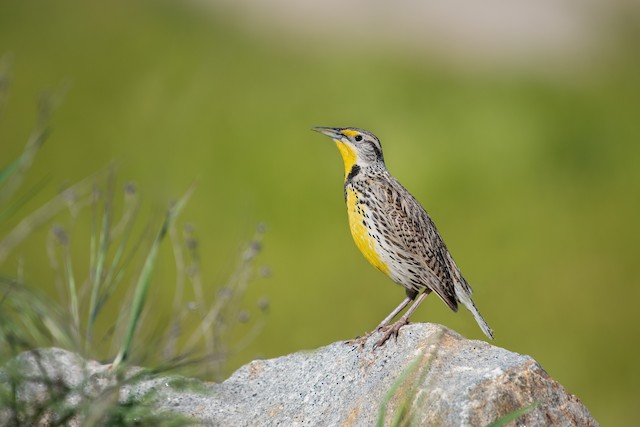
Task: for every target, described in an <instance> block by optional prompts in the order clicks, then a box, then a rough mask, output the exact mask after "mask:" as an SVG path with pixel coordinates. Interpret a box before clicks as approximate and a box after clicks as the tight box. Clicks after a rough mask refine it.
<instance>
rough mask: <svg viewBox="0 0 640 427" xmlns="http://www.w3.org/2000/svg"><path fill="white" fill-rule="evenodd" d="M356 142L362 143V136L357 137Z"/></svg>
mask: <svg viewBox="0 0 640 427" xmlns="http://www.w3.org/2000/svg"><path fill="white" fill-rule="evenodd" d="M354 139H355V140H356V141H362V135H356V137H355V138H354Z"/></svg>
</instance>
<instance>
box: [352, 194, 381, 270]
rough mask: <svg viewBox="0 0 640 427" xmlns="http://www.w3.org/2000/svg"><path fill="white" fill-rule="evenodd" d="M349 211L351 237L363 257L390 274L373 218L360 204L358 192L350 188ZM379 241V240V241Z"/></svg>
mask: <svg viewBox="0 0 640 427" xmlns="http://www.w3.org/2000/svg"><path fill="white" fill-rule="evenodd" d="M346 195H347V210H348V213H349V228H350V229H351V235H352V236H353V240H354V242H355V243H356V246H357V247H358V249H360V252H362V255H364V257H365V258H366V259H367V261H369V262H370V263H371V265H373V266H374V267H375V268H377V269H378V270H380V271H382V272H383V273H385V274H389V266H388V265H387V263H386V262H385V261H384V259H383V257H382V256H381V245H380V243H379V241H378V240H379V239H380V236H378V235H377V234H378V231H377V229H376V227H375V226H374V225H373V224H372V216H371V212H370V211H369V208H368V207H367V206H366V205H365V204H362V203H359V195H358V192H357V190H355V189H353V188H352V187H348V188H347V190H346ZM377 239H378V240H377Z"/></svg>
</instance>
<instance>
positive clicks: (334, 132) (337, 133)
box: [311, 126, 344, 141]
mask: <svg viewBox="0 0 640 427" xmlns="http://www.w3.org/2000/svg"><path fill="white" fill-rule="evenodd" d="M311 130H315V131H316V132H320V133H321V134H323V135H326V136H328V137H329V138H332V139H334V140H338V141H340V140H342V138H344V135H343V133H342V132H341V129H340V128H325V127H322V126H316V127H313V128H311Z"/></svg>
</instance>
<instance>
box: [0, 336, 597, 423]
mask: <svg viewBox="0 0 640 427" xmlns="http://www.w3.org/2000/svg"><path fill="white" fill-rule="evenodd" d="M375 342H376V336H375V335H374V336H373V337H372V338H371V339H370V340H369V341H368V342H367V343H366V346H365V347H364V348H352V347H350V346H348V345H345V344H344V343H342V342H338V343H334V344H331V345H328V346H326V347H322V348H319V349H317V350H314V351H308V352H298V353H294V354H291V355H288V356H283V357H279V358H276V359H270V360H256V361H253V362H251V363H249V364H247V365H245V366H243V367H241V368H240V369H238V370H237V371H236V372H235V373H234V374H233V375H232V376H231V377H230V378H229V379H227V380H226V381H224V382H223V383H221V384H213V383H199V382H198V384H199V386H198V390H197V391H193V388H187V389H185V388H182V389H181V390H178V389H175V388H174V387H173V386H172V384H175V377H166V378H157V377H156V378H151V379H144V380H142V381H138V382H136V383H135V384H133V385H126V386H123V387H122V390H121V393H120V399H121V400H123V399H130V398H135V397H136V396H142V395H143V394H144V393H146V392H148V391H149V390H154V391H155V393H156V394H155V398H154V402H155V403H154V405H156V406H157V407H158V409H160V410H170V411H172V412H178V413H180V414H183V415H186V416H188V417H192V418H193V419H194V420H196V422H199V423H203V424H205V425H234V426H261V425H269V426H270V425H281V426H328V425H336V426H372V425H376V424H377V422H378V420H380V419H382V420H383V421H384V425H391V424H393V423H394V422H395V421H397V420H402V421H406V422H408V423H409V425H430V426H486V425H489V424H490V423H492V422H494V421H496V420H498V419H500V418H502V417H505V416H507V415H509V414H512V413H513V412H514V411H518V410H521V409H523V408H527V407H530V410H529V411H528V412H526V413H525V414H523V415H521V416H520V417H518V418H517V419H515V421H511V422H510V423H509V424H508V425H518V426H525V425H526V426H529V427H531V426H550V425H553V426H597V425H598V423H597V422H596V421H595V420H594V419H593V418H592V417H591V415H590V414H589V411H588V410H587V409H586V408H585V407H584V405H583V404H582V403H581V402H580V400H579V399H578V398H577V397H576V396H574V395H571V394H569V393H568V392H567V391H566V390H565V389H564V388H563V387H562V386H561V385H560V384H559V383H558V382H556V381H555V380H553V379H552V378H550V377H549V375H548V374H547V373H546V372H545V371H544V370H543V369H542V368H541V367H540V365H538V364H537V363H536V362H535V360H533V359H532V358H531V357H529V356H523V355H520V354H516V353H513V352H510V351H507V350H504V349H502V348H499V347H494V346H491V345H489V344H487V343H485V342H483V341H472V340H467V339H465V338H463V337H461V336H460V335H458V334H456V333H455V332H453V331H451V330H449V329H447V328H445V327H442V326H439V325H434V324H411V325H409V326H406V327H404V328H403V329H402V330H401V332H400V335H399V336H398V339H397V341H396V342H394V341H393V340H390V341H389V342H387V343H386V344H385V345H384V346H383V347H382V348H377V349H375V350H373V349H372V346H373V343H375ZM17 362H18V363H19V366H21V368H20V369H21V370H22V372H23V373H26V374H29V375H32V376H33V375H38V374H40V375H41V374H42V373H43V372H44V373H46V374H47V376H49V378H51V379H54V380H55V381H57V382H63V383H64V384H65V385H67V386H69V387H71V388H82V389H83V391H82V393H83V394H84V395H87V394H88V395H99V393H101V389H104V388H105V387H108V386H109V384H111V385H112V384H113V381H111V382H110V381H109V380H107V379H105V374H108V373H109V367H108V366H107V365H100V364H98V363H96V362H85V361H83V360H82V359H81V358H80V357H79V356H77V355H76V354H74V353H70V352H67V351H65V350H60V349H46V350H38V351H37V353H36V352H28V353H23V354H22V355H20V356H19V357H18V360H17ZM138 372H139V371H138ZM88 377H91V378H92V380H91V381H89V382H87V378H88ZM5 381H6V378H4V379H3V378H2V377H1V376H0V382H5ZM189 382H191V383H194V382H195V380H189ZM89 384H90V387H89ZM87 388H90V389H91V391H87ZM46 390H47V389H46V388H45V387H44V386H38V385H31V386H29V387H26V388H24V389H22V390H19V396H20V398H21V399H24V400H33V399H38V398H41V397H42V396H43V395H44V394H46ZM189 390H191V391H189ZM77 399H79V397H78V396H75V397H74V396H73V395H71V396H70V397H69V398H68V399H67V401H68V404H71V405H73V404H74V402H76V401H77ZM531 405H533V406H531ZM0 421H1V417H0ZM405 425H406V424H405Z"/></svg>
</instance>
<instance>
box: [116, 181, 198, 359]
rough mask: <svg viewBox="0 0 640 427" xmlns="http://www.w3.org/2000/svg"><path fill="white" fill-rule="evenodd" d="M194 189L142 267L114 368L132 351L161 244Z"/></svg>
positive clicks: (166, 221) (181, 201) (172, 211)
mask: <svg viewBox="0 0 640 427" xmlns="http://www.w3.org/2000/svg"><path fill="white" fill-rule="evenodd" d="M193 189H194V187H191V188H189V190H187V193H186V194H185V195H184V196H182V198H180V199H179V200H178V201H177V202H176V203H175V204H174V205H173V206H172V207H171V208H169V210H168V211H167V215H166V216H165V219H164V222H163V223H162V227H161V228H160V231H159V232H158V234H157V236H156V238H155V240H154V242H153V244H152V246H151V250H150V251H149V254H148V255H147V258H146V260H145V262H144V266H143V267H142V272H141V273H140V276H139V277H138V282H137V283H136V288H135V291H134V295H133V303H132V306H131V314H130V317H129V322H128V324H127V330H126V332H125V338H124V342H123V344H122V347H121V348H120V352H119V353H118V355H117V356H116V358H115V360H114V362H113V366H114V368H115V367H117V366H119V365H120V364H121V363H122V362H124V361H126V359H127V357H128V355H129V353H130V351H131V343H132V341H133V335H134V334H135V331H136V329H137V327H138V324H139V323H140V315H141V314H142V308H143V307H144V303H145V300H146V296H147V291H148V290H149V285H150V283H151V274H152V273H153V270H154V268H155V264H156V258H157V256H158V250H159V248H160V244H161V243H162V240H164V237H165V236H166V235H167V232H168V230H169V228H170V227H171V225H172V224H173V221H174V220H175V219H176V217H177V216H178V215H179V214H180V212H181V211H182V209H183V208H184V206H185V205H186V203H187V201H188V200H189V198H190V197H191V194H192V193H193Z"/></svg>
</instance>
